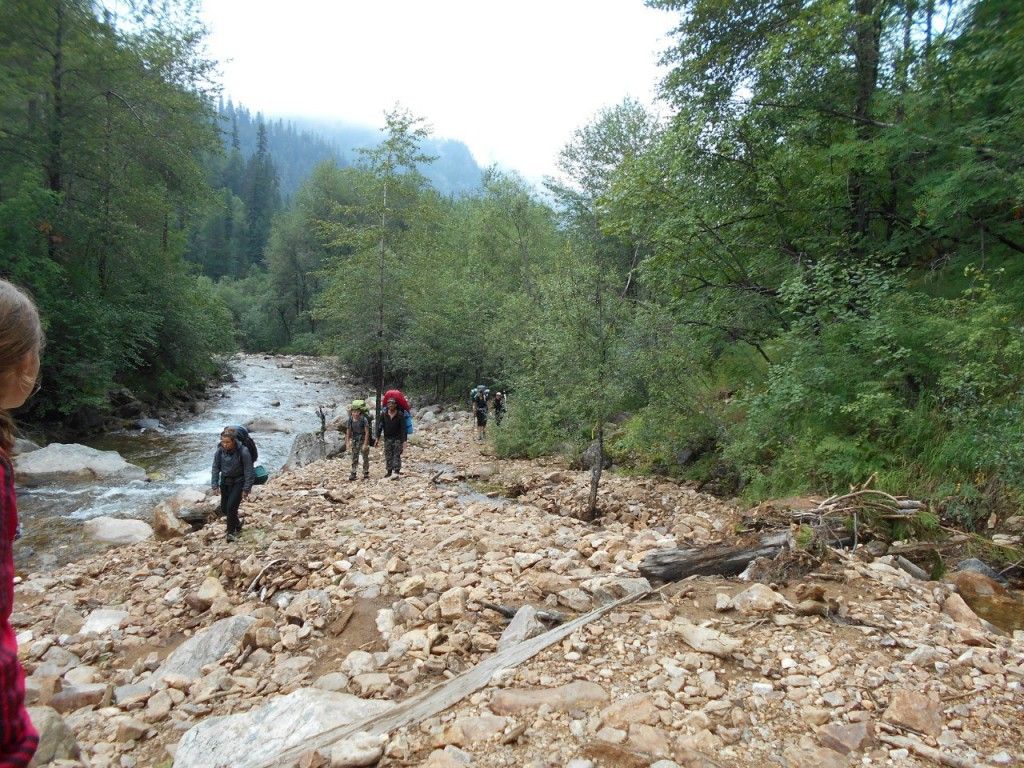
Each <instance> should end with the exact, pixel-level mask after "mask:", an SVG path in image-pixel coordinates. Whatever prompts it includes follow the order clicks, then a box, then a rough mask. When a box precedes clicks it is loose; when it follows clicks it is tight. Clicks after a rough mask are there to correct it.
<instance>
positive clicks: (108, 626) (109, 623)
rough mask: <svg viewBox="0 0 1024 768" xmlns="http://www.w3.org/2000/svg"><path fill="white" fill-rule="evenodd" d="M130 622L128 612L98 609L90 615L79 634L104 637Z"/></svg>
mask: <svg viewBox="0 0 1024 768" xmlns="http://www.w3.org/2000/svg"><path fill="white" fill-rule="evenodd" d="M127 620H128V611H117V610H112V609H109V608H97V609H96V610H95V611H93V612H92V613H90V614H89V615H88V616H87V617H86V619H85V623H84V624H83V625H82V628H81V629H80V630H79V632H80V633H81V634H83V635H102V634H104V633H105V632H109V631H110V630H112V629H119V628H120V627H121V625H122V624H124V623H125V622H126V621H127Z"/></svg>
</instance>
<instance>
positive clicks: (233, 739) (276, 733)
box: [174, 688, 394, 768]
mask: <svg viewBox="0 0 1024 768" xmlns="http://www.w3.org/2000/svg"><path fill="white" fill-rule="evenodd" d="M393 706H394V704H392V703H391V702H389V701H377V700H368V699H360V698H358V697H356V696H351V695H349V694H345V693H331V692H329V691H320V690H316V689H314V688H300V689H299V690H297V691H294V692H293V693H290V694H288V695H287V696H278V697H276V698H273V699H270V700H269V701H268V702H267V703H266V704H263V705H262V706H258V707H255V708H254V709H251V710H249V711H248V712H244V713H239V714H235V715H227V716H222V717H208V718H206V719H205V720H203V721H201V722H200V723H198V724H197V725H195V726H193V727H192V728H191V729H190V730H189V731H188V732H187V733H186V734H185V735H184V736H183V737H182V739H181V741H180V742H179V744H178V749H177V751H176V752H175V755H174V766H175V768H207V767H208V766H212V765H230V766H232V768H253V767H254V766H257V765H262V764H263V763H265V762H266V761H267V760H268V759H272V758H273V755H274V754H276V753H278V752H280V751H281V750H284V749H289V748H292V747H297V746H300V745H302V744H305V743H306V742H307V741H308V740H309V739H310V738H312V737H313V736H316V735H318V734H320V733H323V732H324V731H327V730H330V729H332V728H337V727H339V726H342V725H347V724H349V723H352V722H355V721H357V720H361V719H363V718H365V717H372V716H373V715H377V714H380V713H382V712H384V711H386V710H388V709H391V708H392V707H393Z"/></svg>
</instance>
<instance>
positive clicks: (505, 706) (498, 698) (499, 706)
mask: <svg viewBox="0 0 1024 768" xmlns="http://www.w3.org/2000/svg"><path fill="white" fill-rule="evenodd" d="M606 701H608V694H607V693H606V692H605V690H604V688H602V687H601V686H600V685H598V684H597V683H591V682H587V681H583V680H576V681H574V682H572V683H569V684H567V685H562V686H559V687H557V688H503V689H501V690H499V691H496V692H495V693H494V696H492V697H491V703H490V710H491V711H492V712H494V713H495V714H498V715H513V714H516V713H517V712H524V711H526V710H531V709H538V708H540V707H541V706H543V705H544V704H547V705H548V706H550V707H551V708H552V709H557V710H559V711H562V712H566V711H568V710H570V709H589V708H592V707H597V706H600V705H601V704H604V703H605V702H606Z"/></svg>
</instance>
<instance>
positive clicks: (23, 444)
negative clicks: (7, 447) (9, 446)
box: [11, 437, 42, 456]
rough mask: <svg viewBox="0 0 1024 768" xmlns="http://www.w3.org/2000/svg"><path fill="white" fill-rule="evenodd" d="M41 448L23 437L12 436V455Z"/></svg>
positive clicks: (19, 454)
mask: <svg viewBox="0 0 1024 768" xmlns="http://www.w3.org/2000/svg"><path fill="white" fill-rule="evenodd" d="M40 448H42V446H41V445H38V444H37V443H33V442H32V441H31V440H26V439H25V438H24V437H16V438H14V449H13V450H12V451H11V453H12V454H13V455H14V456H21V455H22V454H24V453H32V451H38V450H39V449H40Z"/></svg>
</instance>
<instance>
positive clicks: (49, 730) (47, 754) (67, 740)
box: [28, 707, 78, 765]
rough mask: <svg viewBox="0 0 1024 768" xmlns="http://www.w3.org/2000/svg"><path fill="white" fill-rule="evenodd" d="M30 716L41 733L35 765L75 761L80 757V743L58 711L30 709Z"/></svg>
mask: <svg viewBox="0 0 1024 768" xmlns="http://www.w3.org/2000/svg"><path fill="white" fill-rule="evenodd" d="M28 716H29V717H30V718H31V719H32V724H33V725H34V726H35V727H36V730H37V731H39V746H38V747H37V748H36V754H35V757H34V758H33V763H34V764H35V765H44V764H45V763H48V762H50V761H52V760H73V759H75V758H77V757H78V741H77V740H76V739H75V734H74V733H73V732H72V731H71V729H70V728H69V727H68V725H67V723H65V722H64V718H62V717H61V716H60V713H58V712H57V710H55V709H53V708H51V707H29V708H28Z"/></svg>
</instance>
